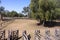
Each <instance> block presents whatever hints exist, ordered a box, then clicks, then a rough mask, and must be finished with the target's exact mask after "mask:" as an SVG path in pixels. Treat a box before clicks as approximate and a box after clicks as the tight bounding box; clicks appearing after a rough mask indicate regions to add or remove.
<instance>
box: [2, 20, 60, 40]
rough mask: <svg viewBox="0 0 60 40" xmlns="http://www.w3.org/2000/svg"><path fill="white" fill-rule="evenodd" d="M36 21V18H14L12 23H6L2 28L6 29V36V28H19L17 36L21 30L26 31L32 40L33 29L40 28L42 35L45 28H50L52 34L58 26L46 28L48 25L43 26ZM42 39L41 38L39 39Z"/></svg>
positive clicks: (20, 34)
mask: <svg viewBox="0 0 60 40" xmlns="http://www.w3.org/2000/svg"><path fill="white" fill-rule="evenodd" d="M37 23H38V21H36V20H30V19H15V20H14V21H13V22H12V23H10V24H9V25H7V26H6V27H5V28H3V29H2V30H6V36H7V34H8V33H7V32H8V30H19V36H22V32H23V31H24V30H26V31H27V34H30V35H31V40H34V32H35V30H40V31H41V34H42V35H44V34H45V30H47V29H50V31H51V34H53V35H54V30H55V29H57V28H60V27H59V26H58V27H52V28H48V27H43V26H42V25H41V26H37ZM41 40H43V38H42V39H41Z"/></svg>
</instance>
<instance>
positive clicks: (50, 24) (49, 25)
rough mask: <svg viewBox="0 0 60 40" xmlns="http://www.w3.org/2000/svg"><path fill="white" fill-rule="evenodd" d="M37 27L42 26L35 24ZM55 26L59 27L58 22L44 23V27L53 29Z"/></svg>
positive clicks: (59, 23)
mask: <svg viewBox="0 0 60 40" xmlns="http://www.w3.org/2000/svg"><path fill="white" fill-rule="evenodd" d="M37 25H38V26H40V25H42V24H41V23H37ZM55 26H60V22H56V21H46V22H45V23H44V27H55Z"/></svg>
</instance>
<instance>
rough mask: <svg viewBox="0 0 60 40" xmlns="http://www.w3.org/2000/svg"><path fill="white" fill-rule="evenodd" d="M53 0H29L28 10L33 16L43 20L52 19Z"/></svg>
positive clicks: (53, 10)
mask: <svg viewBox="0 0 60 40" xmlns="http://www.w3.org/2000/svg"><path fill="white" fill-rule="evenodd" d="M55 8H56V5H55V1H54V0H31V3H30V10H31V11H32V12H31V13H32V14H33V16H34V17H35V18H37V19H39V20H40V22H42V21H43V23H44V22H45V21H52V19H53V17H54V14H55Z"/></svg>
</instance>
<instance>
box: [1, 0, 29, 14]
mask: <svg viewBox="0 0 60 40" xmlns="http://www.w3.org/2000/svg"><path fill="white" fill-rule="evenodd" d="M29 4H30V0H1V6H3V7H4V8H5V10H9V11H12V10H14V11H17V12H18V13H19V12H22V10H23V7H26V6H29Z"/></svg>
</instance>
